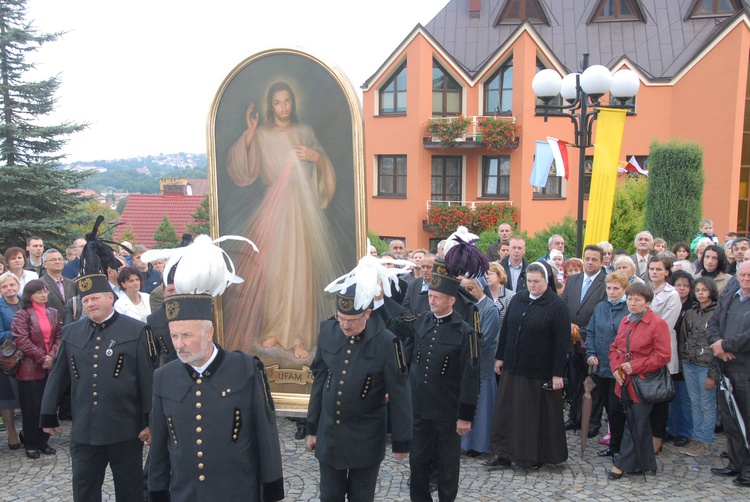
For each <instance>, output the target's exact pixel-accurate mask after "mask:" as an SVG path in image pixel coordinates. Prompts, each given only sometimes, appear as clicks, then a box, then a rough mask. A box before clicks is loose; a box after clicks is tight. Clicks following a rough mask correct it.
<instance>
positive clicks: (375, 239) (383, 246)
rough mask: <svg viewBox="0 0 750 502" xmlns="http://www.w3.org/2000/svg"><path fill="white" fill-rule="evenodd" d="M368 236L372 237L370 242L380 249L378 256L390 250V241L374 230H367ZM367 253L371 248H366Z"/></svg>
mask: <svg viewBox="0 0 750 502" xmlns="http://www.w3.org/2000/svg"><path fill="white" fill-rule="evenodd" d="M367 238H368V239H370V244H372V245H373V246H375V249H377V250H378V256H380V255H381V254H383V253H385V252H386V251H388V243H387V242H385V241H384V240H383V239H381V238H380V236H379V235H378V234H376V233H375V232H373V231H372V230H368V231H367ZM365 253H369V250H366V251H365Z"/></svg>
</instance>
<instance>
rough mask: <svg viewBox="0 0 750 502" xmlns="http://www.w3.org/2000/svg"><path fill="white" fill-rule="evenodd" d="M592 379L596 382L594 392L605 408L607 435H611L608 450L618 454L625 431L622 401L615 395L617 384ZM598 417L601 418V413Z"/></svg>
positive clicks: (611, 379) (611, 381)
mask: <svg viewBox="0 0 750 502" xmlns="http://www.w3.org/2000/svg"><path fill="white" fill-rule="evenodd" d="M593 379H594V382H596V387H595V388H594V392H595V393H597V394H598V395H599V396H600V397H601V401H602V402H603V403H604V406H605V407H606V408H607V417H609V433H610V435H611V439H610V440H609V448H610V449H611V450H612V451H613V452H615V453H619V451H620V445H621V444H622V435H623V432H624V431H625V410H624V409H623V407H622V401H621V400H620V398H619V397H617V394H615V385H616V383H617V382H616V381H615V379H614V378H602V377H600V376H597V375H593ZM594 407H596V398H595V399H594ZM592 414H593V412H592ZM599 416H601V413H600V415H599ZM592 422H593V419H592Z"/></svg>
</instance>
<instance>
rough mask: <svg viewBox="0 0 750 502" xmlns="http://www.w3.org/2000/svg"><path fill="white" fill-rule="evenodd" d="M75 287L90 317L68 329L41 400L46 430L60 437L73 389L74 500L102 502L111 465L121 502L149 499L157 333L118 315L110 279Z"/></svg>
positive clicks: (86, 279) (87, 278)
mask: <svg viewBox="0 0 750 502" xmlns="http://www.w3.org/2000/svg"><path fill="white" fill-rule="evenodd" d="M104 266H105V267H106V264H105V265H104ZM76 287H77V289H78V293H79V294H80V295H81V299H82V300H81V302H82V305H83V310H84V312H85V314H86V316H87V317H86V318H83V319H81V320H79V321H76V322H74V323H71V324H68V325H66V326H64V327H63V330H62V342H61V343H60V349H59V351H58V354H57V358H56V359H55V365H54V366H53V368H52V371H51V373H50V376H49V379H48V380H47V387H46V388H45V391H44V397H43V398H42V408H41V426H42V427H44V430H45V431H46V432H48V433H50V434H57V433H59V432H60V424H59V422H58V419H57V414H56V412H57V403H58V401H59V398H60V395H61V394H62V393H63V392H64V391H65V389H66V388H67V387H68V385H70V386H71V401H72V411H73V426H72V427H73V428H72V430H71V434H70V456H71V459H72V464H73V500H75V501H77V502H78V501H86V502H88V501H92V500H101V489H102V483H103V481H104V474H105V470H106V468H107V464H109V465H110V469H111V470H112V477H113V478H114V484H115V497H116V499H117V500H118V501H133V500H142V499H143V487H142V475H143V470H142V469H143V467H142V463H143V441H148V437H149V428H148V423H149V413H150V411H151V381H152V376H153V369H152V367H151V363H150V359H149V357H150V356H151V355H153V342H152V340H151V338H150V332H149V330H148V327H147V326H146V325H145V324H143V323H142V322H140V321H137V320H135V319H132V318H130V317H127V316H124V315H120V314H118V313H117V312H116V311H115V310H114V306H113V305H114V295H113V293H112V289H111V288H110V287H109V282H108V281H107V275H106V274H104V273H89V274H85V275H82V276H80V277H78V278H77V279H76Z"/></svg>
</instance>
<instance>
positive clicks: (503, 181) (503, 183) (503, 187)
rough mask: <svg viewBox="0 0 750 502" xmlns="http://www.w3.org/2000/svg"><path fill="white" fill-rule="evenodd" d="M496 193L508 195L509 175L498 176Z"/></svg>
mask: <svg viewBox="0 0 750 502" xmlns="http://www.w3.org/2000/svg"><path fill="white" fill-rule="evenodd" d="M497 194H498V195H504V196H506V197H508V196H509V195H510V176H500V180H499V188H498V193H497Z"/></svg>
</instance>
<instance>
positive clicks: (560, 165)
mask: <svg viewBox="0 0 750 502" xmlns="http://www.w3.org/2000/svg"><path fill="white" fill-rule="evenodd" d="M547 143H549V146H550V148H552V156H553V157H554V158H555V171H556V173H557V176H561V177H562V176H565V179H566V180H567V179H568V176H569V175H570V164H569V162H568V146H567V145H568V142H567V141H563V140H561V139H557V138H553V137H552V136H547Z"/></svg>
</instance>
